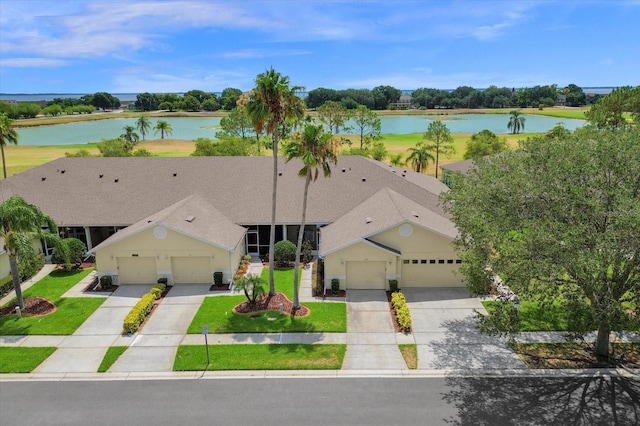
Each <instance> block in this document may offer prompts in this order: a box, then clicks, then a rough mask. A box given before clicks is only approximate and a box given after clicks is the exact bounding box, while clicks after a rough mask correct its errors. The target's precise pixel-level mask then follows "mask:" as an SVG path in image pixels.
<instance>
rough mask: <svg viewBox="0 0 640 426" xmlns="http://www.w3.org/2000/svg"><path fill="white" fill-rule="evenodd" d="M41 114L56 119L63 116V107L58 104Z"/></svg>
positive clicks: (43, 110)
mask: <svg viewBox="0 0 640 426" xmlns="http://www.w3.org/2000/svg"><path fill="white" fill-rule="evenodd" d="M41 113H42V114H44V115H50V116H52V117H55V116H58V115H61V114H62V107H61V106H60V105H58V104H53V105H48V106H47V107H45V108H43V109H42V111H41Z"/></svg>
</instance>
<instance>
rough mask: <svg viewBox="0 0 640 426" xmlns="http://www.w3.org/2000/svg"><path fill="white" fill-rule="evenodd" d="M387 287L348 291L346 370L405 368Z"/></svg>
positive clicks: (343, 366)
mask: <svg viewBox="0 0 640 426" xmlns="http://www.w3.org/2000/svg"><path fill="white" fill-rule="evenodd" d="M401 336H403V335H402V334H398V333H396V332H395V331H394V328H393V324H392V323H391V315H390V314H389V302H388V301H387V294H386V292H385V291H384V290H349V291H348V292H347V352H346V354H345V357H344V362H343V363H342V369H344V370H404V369H406V368H407V365H406V363H405V362H404V358H403V357H402V354H401V353H400V349H398V337H401Z"/></svg>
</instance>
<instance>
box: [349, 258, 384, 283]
mask: <svg viewBox="0 0 640 426" xmlns="http://www.w3.org/2000/svg"><path fill="white" fill-rule="evenodd" d="M386 280H387V268H386V262H385V261H368V260H364V261H348V262H347V278H346V287H347V289H352V290H357V289H380V290H384V289H385V288H386Z"/></svg>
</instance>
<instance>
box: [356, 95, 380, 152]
mask: <svg viewBox="0 0 640 426" xmlns="http://www.w3.org/2000/svg"><path fill="white" fill-rule="evenodd" d="M351 118H352V120H353V123H354V127H355V131H356V133H357V134H358V135H359V136H360V149H365V148H366V147H367V146H368V145H370V144H371V142H373V141H375V140H377V139H379V138H380V130H381V128H382V123H381V121H380V117H378V114H376V113H375V112H373V111H371V110H370V109H369V108H367V107H366V106H364V105H359V106H358V107H357V108H356V110H355V111H354V113H353V115H352V116H351Z"/></svg>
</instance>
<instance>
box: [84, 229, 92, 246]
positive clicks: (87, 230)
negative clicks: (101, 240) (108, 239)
mask: <svg viewBox="0 0 640 426" xmlns="http://www.w3.org/2000/svg"><path fill="white" fill-rule="evenodd" d="M84 235H85V236H86V237H87V251H89V250H91V249H92V248H93V243H92V242H91V228H90V227H88V226H85V227H84Z"/></svg>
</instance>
